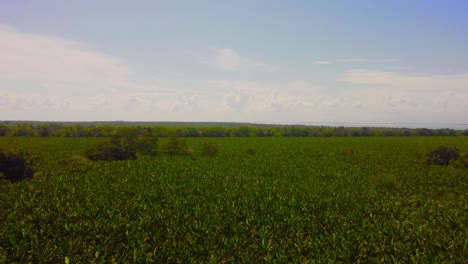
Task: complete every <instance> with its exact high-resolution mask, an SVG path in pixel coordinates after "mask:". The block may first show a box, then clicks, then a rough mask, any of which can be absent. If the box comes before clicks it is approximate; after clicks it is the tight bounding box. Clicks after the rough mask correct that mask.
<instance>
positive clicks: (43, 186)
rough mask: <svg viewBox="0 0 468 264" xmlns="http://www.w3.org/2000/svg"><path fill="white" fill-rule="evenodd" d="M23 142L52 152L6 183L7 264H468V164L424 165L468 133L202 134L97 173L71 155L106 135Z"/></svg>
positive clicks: (3, 234) (1, 199) (0, 254)
mask: <svg viewBox="0 0 468 264" xmlns="http://www.w3.org/2000/svg"><path fill="white" fill-rule="evenodd" d="M8 140H11V138H5V137H3V138H0V146H2V145H5V144H7V143H8V142H7V141H8ZM14 140H15V141H16V142H15V143H16V144H17V145H20V146H22V147H24V148H26V149H28V150H30V151H31V152H32V153H34V154H37V155H40V156H41V157H42V158H41V159H39V160H38V161H37V167H38V168H37V169H38V170H39V172H38V173H37V174H36V176H35V178H33V179H32V180H26V181H22V182H18V183H11V184H10V183H2V185H1V187H0V224H1V226H0V263H3V262H6V263H11V262H19V263H27V262H34V263H38V262H40V263H44V262H52V263H64V262H67V261H69V263H92V262H96V263H104V262H106V263H107V262H118V263H131V262H138V263H141V262H156V263H196V262H206V263H258V262H268V263H270V262H277V263H307V262H310V263H335V262H344V263H350V262H360V263H382V262H385V263H388V262H395V263H411V262H414V263H467V262H468V233H467V232H468V229H467V228H468V197H467V194H468V171H467V170H466V169H463V168H454V167H450V166H448V167H438V166H428V165H425V164H423V163H422V160H423V158H424V154H425V153H427V152H428V151H429V150H430V149H431V148H433V147H435V146H438V145H449V146H456V147H457V148H458V149H459V150H460V152H461V153H466V152H468V137H385V138H382V137H371V138H220V139H209V140H213V141H215V142H217V143H218V144H219V148H220V151H219V153H218V155H216V156H214V157H207V156H202V155H200V151H201V146H202V143H203V142H205V141H207V140H208V139H204V138H196V139H189V140H188V142H189V145H190V146H191V147H192V148H193V150H194V152H193V155H192V156H173V157H171V156H167V155H164V154H159V155H157V156H154V157H151V156H142V157H139V158H138V159H137V160H132V161H115V162H98V163H96V164H95V166H94V167H93V168H92V169H90V170H88V171H85V172H80V171H78V172H71V171H70V172H68V171H67V170H68V168H61V167H60V166H59V165H58V164H60V163H57V161H58V160H67V159H71V158H73V157H74V156H76V155H82V154H83V151H84V149H86V148H87V147H88V146H90V145H91V144H92V143H93V142H95V141H96V140H105V139H102V138H101V139H93V138H20V137H17V138H15V139H14ZM165 140H167V139H161V140H160V141H159V145H163V144H164V142H165ZM249 149H251V150H249Z"/></svg>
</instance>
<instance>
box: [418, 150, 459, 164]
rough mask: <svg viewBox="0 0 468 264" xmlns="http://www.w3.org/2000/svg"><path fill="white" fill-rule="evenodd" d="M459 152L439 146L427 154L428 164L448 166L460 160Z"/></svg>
mask: <svg viewBox="0 0 468 264" xmlns="http://www.w3.org/2000/svg"><path fill="white" fill-rule="evenodd" d="M458 155H459V154H458V150H457V149H456V148H453V147H447V146H439V147H436V148H435V149H433V150H432V151H431V152H429V153H427V154H426V164H429V165H438V166H447V165H449V163H450V161H452V160H456V159H457V158H458Z"/></svg>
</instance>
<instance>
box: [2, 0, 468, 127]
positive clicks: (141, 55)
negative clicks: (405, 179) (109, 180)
mask: <svg viewBox="0 0 468 264" xmlns="http://www.w3.org/2000/svg"><path fill="white" fill-rule="evenodd" d="M466 14H468V2H467V1H464V0H460V1H453V0H439V1H434V0H425V1H423V0H419V1H418V0H414V1H407V0H394V1H373V0H367V1H366V0H353V1H339V0H326V1H325V0H324V1H318V0H317V1H313V0H304V1H299V0H290V1H280V0H268V1H266V0H265V1H263V0H257V1H253V0H248V1H244V0H236V1H219V0H213V1H205V0H199V1H195V0H193V1H189V0H187V1H178V0H171V1H156V0H153V1H150V0H148V1H145V0H140V1H118V0H112V1H111V0H100V1H94V0H79V1H78V0H70V1H60V0H0V120H41V121H111V120H126V121H216V122H218V121H225V122H258V123H307V122H311V123H320V122H336V123H369V124H376V123H379V124H380V123H398V124H414V123H416V124H450V125H457V124H465V125H466V124H468V48H467V47H468V16H467V15H466ZM466 126H467V127H468V125H466Z"/></svg>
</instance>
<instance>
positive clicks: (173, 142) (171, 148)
mask: <svg viewBox="0 0 468 264" xmlns="http://www.w3.org/2000/svg"><path fill="white" fill-rule="evenodd" d="M192 152H193V151H192V149H191V148H190V147H189V145H188V144H187V140H186V139H184V138H179V137H176V136H175V135H173V136H171V137H170V138H169V141H168V142H167V143H166V145H164V153H166V154H167V155H170V156H184V155H192Z"/></svg>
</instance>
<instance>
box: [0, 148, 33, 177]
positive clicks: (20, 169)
mask: <svg viewBox="0 0 468 264" xmlns="http://www.w3.org/2000/svg"><path fill="white" fill-rule="evenodd" d="M33 163H34V162H33V158H32V156H31V154H29V153H28V152H26V151H24V150H21V149H18V148H9V149H3V150H2V149H0V174H3V177H4V178H5V179H7V180H9V181H12V182H17V181H21V180H24V179H28V178H32V176H33V174H34V170H33Z"/></svg>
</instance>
